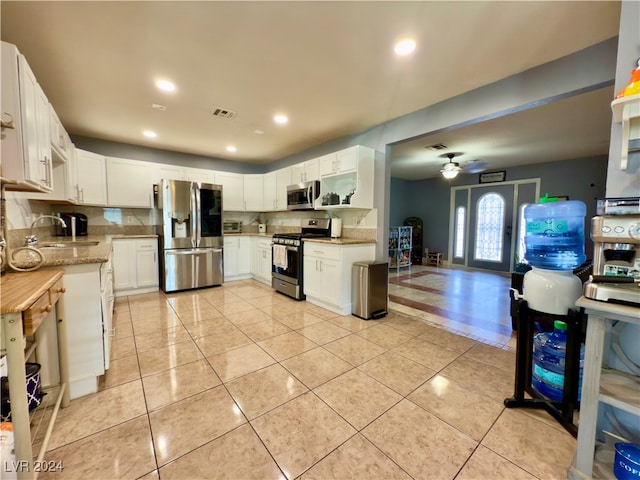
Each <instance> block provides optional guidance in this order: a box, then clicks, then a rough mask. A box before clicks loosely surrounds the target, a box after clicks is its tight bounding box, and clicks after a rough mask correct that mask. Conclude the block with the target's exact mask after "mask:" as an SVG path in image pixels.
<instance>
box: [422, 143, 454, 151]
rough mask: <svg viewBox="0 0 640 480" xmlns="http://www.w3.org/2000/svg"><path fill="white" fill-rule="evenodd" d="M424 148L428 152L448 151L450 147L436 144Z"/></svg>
mask: <svg viewBox="0 0 640 480" xmlns="http://www.w3.org/2000/svg"><path fill="white" fill-rule="evenodd" d="M424 148H426V149H427V150H433V151H438V150H446V149H447V148H448V147H447V146H446V145H445V144H444V143H436V144H435V145H427V146H426V147H424Z"/></svg>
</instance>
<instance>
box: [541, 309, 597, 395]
mask: <svg viewBox="0 0 640 480" xmlns="http://www.w3.org/2000/svg"><path fill="white" fill-rule="evenodd" d="M566 352H567V324H566V323H565V322H562V321H560V320H556V321H555V322H553V332H542V333H539V334H537V335H536V336H535V337H533V372H532V375H531V384H532V385H533V388H535V389H536V390H537V391H538V393H540V394H541V395H542V396H544V397H546V398H548V399H550V400H552V401H554V402H561V401H562V396H563V393H564V378H565V371H564V370H565V358H566ZM583 365H584V345H580V372H579V376H578V401H579V400H580V396H581V390H582V371H583Z"/></svg>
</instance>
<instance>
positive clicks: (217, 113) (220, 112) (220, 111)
mask: <svg viewBox="0 0 640 480" xmlns="http://www.w3.org/2000/svg"><path fill="white" fill-rule="evenodd" d="M236 115H238V114H237V113H236V112H232V111H231V110H227V109H226V108H214V109H213V116H214V117H218V118H234V117H235V116H236Z"/></svg>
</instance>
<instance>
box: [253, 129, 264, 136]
mask: <svg viewBox="0 0 640 480" xmlns="http://www.w3.org/2000/svg"><path fill="white" fill-rule="evenodd" d="M253 133H255V134H256V135H262V134H264V130H260V129H259V128H257V129H255V130H254V131H253Z"/></svg>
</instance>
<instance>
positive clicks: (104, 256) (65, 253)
mask: <svg viewBox="0 0 640 480" xmlns="http://www.w3.org/2000/svg"><path fill="white" fill-rule="evenodd" d="M157 237H158V236H157V235H154V234H135V235H124V234H117V235H88V236H84V237H76V241H77V242H98V244H97V245H95V246H78V247H67V248H50V247H49V248H47V247H42V245H44V244H46V243H73V242H72V241H71V240H70V239H68V238H67V237H65V238H64V239H61V238H60V237H58V238H55V237H53V238H43V239H40V240H39V244H40V246H39V247H37V248H38V249H39V250H40V251H41V252H42V253H43V254H44V263H43V265H42V266H43V267H56V266H65V265H81V264H84V263H105V262H107V261H108V260H109V255H110V254H111V248H112V245H111V241H112V240H117V239H119V238H122V239H126V238H157Z"/></svg>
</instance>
